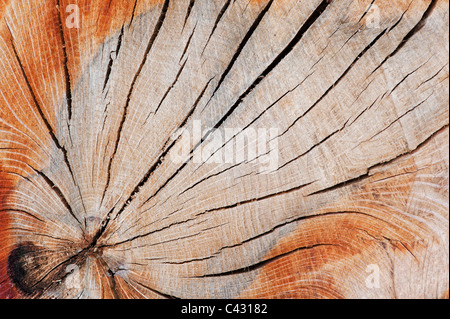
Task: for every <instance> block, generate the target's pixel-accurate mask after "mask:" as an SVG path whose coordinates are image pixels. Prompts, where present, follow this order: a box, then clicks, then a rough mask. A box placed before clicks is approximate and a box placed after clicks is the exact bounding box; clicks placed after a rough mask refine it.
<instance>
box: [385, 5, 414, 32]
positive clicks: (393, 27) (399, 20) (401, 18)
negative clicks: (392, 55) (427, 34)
mask: <svg viewBox="0 0 450 319" xmlns="http://www.w3.org/2000/svg"><path fill="white" fill-rule="evenodd" d="M413 2H414V0H412V1H411V2H410V3H409V5H408V8H406V10H405V11H404V12H403V13H402V15H401V16H400V18H399V19H398V20H397V22H395V23H394V25H393V26H392V27H390V28H389V32H390V31H391V30H393V29H395V28H396V27H397V26H398V25H399V23H400V22H401V21H402V20H403V17H404V16H405V14H406V12H408V10H409V8H410V7H411V4H412V3H413Z"/></svg>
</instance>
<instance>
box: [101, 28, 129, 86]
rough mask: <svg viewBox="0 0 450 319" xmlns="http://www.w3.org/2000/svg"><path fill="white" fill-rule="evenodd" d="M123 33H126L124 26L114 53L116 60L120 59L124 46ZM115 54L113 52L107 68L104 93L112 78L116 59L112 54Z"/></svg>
mask: <svg viewBox="0 0 450 319" xmlns="http://www.w3.org/2000/svg"><path fill="white" fill-rule="evenodd" d="M123 31H124V27H123V26H122V29H121V30H120V34H119V39H118V40H117V47H116V50H115V51H113V52H114V53H115V56H116V58H118V56H119V51H120V47H121V45H122V37H123ZM113 52H111V55H110V58H109V63H108V67H107V70H106V76H105V82H104V83H103V91H105V88H106V85H107V84H108V82H109V78H110V76H111V71H112V66H113V63H114V59H113V57H112V53H113Z"/></svg>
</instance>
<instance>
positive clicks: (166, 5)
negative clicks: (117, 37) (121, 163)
mask: <svg viewBox="0 0 450 319" xmlns="http://www.w3.org/2000/svg"><path fill="white" fill-rule="evenodd" d="M169 2H170V1H169V0H165V1H164V5H163V7H162V9H161V13H160V16H159V19H158V22H157V23H156V26H155V29H154V31H153V34H152V36H151V38H150V41H149V43H148V45H147V48H146V50H145V53H144V58H143V60H142V62H141V64H140V66H139V68H138V70H137V72H136V74H135V75H134V78H133V80H132V82H131V85H130V90H129V91H128V95H127V100H126V103H125V106H124V109H123V113H122V120H121V122H120V124H119V128H118V130H117V136H116V140H115V147H114V150H113V153H112V155H111V157H110V159H109V164H108V168H107V177H106V183H105V190H104V192H103V197H102V202H103V199H104V197H105V195H106V191H107V189H108V187H109V183H110V180H111V168H112V162H113V160H114V158H115V155H116V153H117V150H118V148H119V142H120V139H121V137H122V130H123V126H124V124H125V120H126V118H127V115H128V107H129V105H130V102H131V95H132V93H133V91H134V86H135V85H136V82H137V79H138V77H139V75H140V74H141V72H142V69H143V68H144V65H145V63H146V62H147V59H148V55H149V53H150V51H151V49H152V47H153V44H154V42H155V40H156V37H157V36H158V34H159V31H160V30H161V27H162V25H163V22H164V20H165V17H166V13H167V11H168V9H169Z"/></svg>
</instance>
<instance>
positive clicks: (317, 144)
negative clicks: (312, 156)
mask: <svg viewBox="0 0 450 319" xmlns="http://www.w3.org/2000/svg"><path fill="white" fill-rule="evenodd" d="M346 124H347V123H345V124H344V126H343V127H342V128H339V129H337V130H335V131H334V132H332V133H331V134H329V135H327V137H325V138H323V139H322V140H320V141H319V142H318V143H315V144H314V145H313V146H311V147H310V148H309V149H307V150H306V151H305V152H303V153H301V154H299V155H297V156H296V157H295V158H293V159H291V160H289V161H287V162H286V163H284V164H283V165H281V166H280V167H279V168H278V169H279V170H280V169H282V168H284V167H285V166H288V165H289V164H291V163H293V162H295V161H297V160H298V159H300V158H301V157H303V156H305V155H306V154H308V153H310V152H311V151H312V150H314V149H315V148H316V147H318V146H320V145H322V144H323V143H325V142H326V141H328V140H329V139H330V138H332V137H333V136H334V135H336V134H337V133H339V132H340V131H341V130H342V129H343V128H344V127H345V125H346Z"/></svg>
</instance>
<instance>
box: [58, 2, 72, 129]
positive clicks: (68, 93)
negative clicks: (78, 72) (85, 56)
mask: <svg viewBox="0 0 450 319" xmlns="http://www.w3.org/2000/svg"><path fill="white" fill-rule="evenodd" d="M56 6H57V8H59V9H61V6H60V0H56ZM61 15H62V12H59V13H58V25H59V34H60V37H61V44H62V51H63V57H64V60H63V70H64V78H65V81H66V83H65V86H66V100H67V112H68V116H69V121H70V120H71V119H72V85H71V81H70V73H69V67H68V61H69V58H68V55H67V46H66V39H65V37H64V29H63V23H62V18H61Z"/></svg>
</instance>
